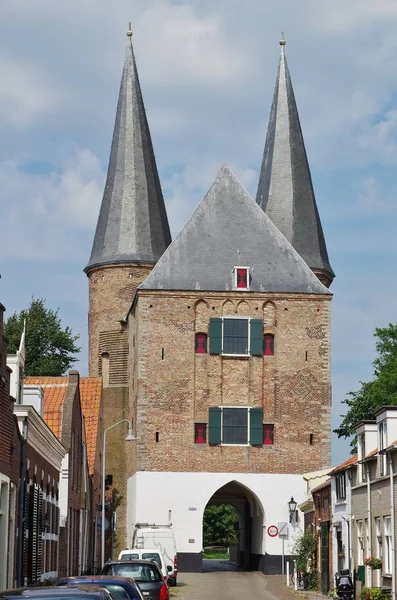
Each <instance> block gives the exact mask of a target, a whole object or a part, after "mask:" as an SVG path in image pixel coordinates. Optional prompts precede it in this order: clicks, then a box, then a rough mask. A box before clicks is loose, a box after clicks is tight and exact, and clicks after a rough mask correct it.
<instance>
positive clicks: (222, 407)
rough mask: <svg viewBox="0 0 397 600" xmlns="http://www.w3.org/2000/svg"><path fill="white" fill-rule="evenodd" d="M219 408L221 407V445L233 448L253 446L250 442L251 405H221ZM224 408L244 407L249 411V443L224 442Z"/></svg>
mask: <svg viewBox="0 0 397 600" xmlns="http://www.w3.org/2000/svg"><path fill="white" fill-rule="evenodd" d="M219 408H220V409H221V443H220V445H221V446H230V447H232V448H236V447H239V446H243V447H246V446H251V444H250V431H251V407H248V406H220V407H219ZM224 408H233V409H236V408H240V409H241V408H243V409H244V410H246V411H247V412H248V415H247V443H246V444H224V443H223V409H224Z"/></svg>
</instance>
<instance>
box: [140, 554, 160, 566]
mask: <svg viewBox="0 0 397 600" xmlns="http://www.w3.org/2000/svg"><path fill="white" fill-rule="evenodd" d="M142 558H143V559H144V560H155V561H156V563H157V564H158V566H159V567H160V569H161V558H160V554H158V553H157V552H142Z"/></svg>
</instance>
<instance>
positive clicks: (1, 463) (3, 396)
mask: <svg viewBox="0 0 397 600" xmlns="http://www.w3.org/2000/svg"><path fill="white" fill-rule="evenodd" d="M4 311H5V308H4V306H3V305H2V304H0V415H1V418H0V473H2V474H4V475H5V476H6V477H9V478H10V482H11V484H13V485H14V486H15V488H16V492H18V489H19V460H20V448H21V446H20V444H21V437H20V435H19V428H18V423H17V420H16V419H15V417H14V401H13V399H12V398H10V371H9V369H8V368H7V345H6V340H5V338H4V333H3V319H4ZM9 501H11V486H10V497H9ZM17 519H18V493H16V499H15V528H14V533H15V535H14V540H11V539H8V546H7V547H8V548H9V547H10V545H11V546H12V545H13V547H14V550H15V552H14V566H15V568H14V573H13V575H12V578H13V581H14V580H15V573H16V550H17V538H16V534H17V526H18V522H17ZM10 535H11V532H9V536H10ZM12 542H13V543H12ZM8 568H9V565H8V564H7V570H8Z"/></svg>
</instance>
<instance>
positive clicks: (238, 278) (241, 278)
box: [234, 267, 250, 290]
mask: <svg viewBox="0 0 397 600" xmlns="http://www.w3.org/2000/svg"><path fill="white" fill-rule="evenodd" d="M234 288H235V289H236V290H249V289H250V268H249V267H234Z"/></svg>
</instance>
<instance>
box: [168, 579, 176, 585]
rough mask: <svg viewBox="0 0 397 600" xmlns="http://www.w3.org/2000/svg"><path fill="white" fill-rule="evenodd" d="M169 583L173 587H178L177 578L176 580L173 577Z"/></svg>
mask: <svg viewBox="0 0 397 600" xmlns="http://www.w3.org/2000/svg"><path fill="white" fill-rule="evenodd" d="M168 581H169V582H170V586H171V587H175V586H176V577H175V579H174V578H173V577H170V578H169V580H168Z"/></svg>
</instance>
